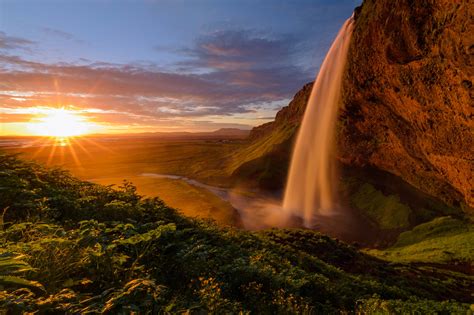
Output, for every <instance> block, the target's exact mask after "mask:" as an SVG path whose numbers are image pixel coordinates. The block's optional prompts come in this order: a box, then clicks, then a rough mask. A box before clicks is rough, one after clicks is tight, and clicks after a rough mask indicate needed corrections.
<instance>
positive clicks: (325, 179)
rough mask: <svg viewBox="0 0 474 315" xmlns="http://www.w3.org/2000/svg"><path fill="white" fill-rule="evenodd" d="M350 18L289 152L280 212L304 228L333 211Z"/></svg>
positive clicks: (330, 50) (330, 54)
mask: <svg viewBox="0 0 474 315" xmlns="http://www.w3.org/2000/svg"><path fill="white" fill-rule="evenodd" d="M352 29H353V18H352V17H351V18H349V19H348V20H347V21H346V22H345V23H344V25H343V26H342V28H341V30H340V31H339V34H338V35H337V37H336V39H335V41H334V42H333V44H332V46H331V48H330V49H329V52H328V54H327V55H326V58H325V59H324V62H323V64H322V66H321V70H320V71H319V74H318V77H317V79H316V82H315V84H314V86H313V90H312V91H311V96H310V98H309V101H308V105H307V108H306V112H305V114H304V118H303V122H302V125H301V128H300V131H299V134H298V138H297V141H296V146H295V148H294V151H293V157H292V160H291V166H290V172H289V176H288V181H287V185H286V191H285V198H284V201H283V209H284V211H285V212H286V214H287V215H288V216H290V217H297V218H301V219H302V220H303V223H304V225H305V226H307V227H310V226H312V225H313V223H314V217H316V216H325V215H331V214H333V213H334V212H335V210H336V207H337V203H336V201H335V196H334V191H335V183H336V176H335V166H334V160H333V155H334V137H335V134H334V132H335V124H336V119H337V112H338V106H339V101H340V94H341V82H342V76H343V73H344V66H345V63H346V59H347V51H348V48H349V42H350V39H351V35H352Z"/></svg>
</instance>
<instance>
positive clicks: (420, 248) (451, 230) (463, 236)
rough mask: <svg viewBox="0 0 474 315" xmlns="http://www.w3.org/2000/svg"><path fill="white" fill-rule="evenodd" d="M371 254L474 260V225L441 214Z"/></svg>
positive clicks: (428, 259)
mask: <svg viewBox="0 0 474 315" xmlns="http://www.w3.org/2000/svg"><path fill="white" fill-rule="evenodd" d="M369 253H370V254H372V255H375V256H377V257H379V258H382V259H385V260H389V261H393V262H418V263H437V264H449V263H452V262H461V263H467V264H470V265H471V266H472V263H473V262H474V226H473V225H472V224H471V223H469V222H465V221H462V220H458V219H454V218H451V217H440V218H436V219H434V220H432V221H430V222H427V223H423V224H420V225H418V226H416V227H415V228H414V229H413V230H411V231H407V232H403V233H401V234H400V236H399V237H398V240H397V242H396V243H395V244H394V245H393V246H392V247H390V248H388V249H386V250H371V251H369Z"/></svg>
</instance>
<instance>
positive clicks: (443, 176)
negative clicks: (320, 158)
mask: <svg viewBox="0 0 474 315" xmlns="http://www.w3.org/2000/svg"><path fill="white" fill-rule="evenodd" d="M454 2H457V3H454ZM473 12H474V3H473V2H470V3H468V1H447V0H431V1H421V0H420V1H409V0H403V1H396V2H392V1H375V0H366V1H365V2H364V4H363V6H362V8H361V10H359V12H358V14H357V20H356V26H355V30H354V35H353V39H352V43H351V48H350V52H349V60H348V68H347V72H346V79H345V82H344V98H343V107H344V109H342V110H341V113H340V132H339V139H338V140H339V155H340V156H339V158H340V160H341V161H342V162H343V163H345V164H349V165H358V166H363V165H371V166H375V167H377V168H379V169H381V170H385V171H388V172H390V173H393V174H395V175H398V176H400V177H402V178H403V179H404V180H406V181H407V182H409V183H410V184H412V185H413V186H415V187H417V188H419V189H421V190H423V191H425V192H427V193H429V194H431V195H433V196H436V197H438V198H440V199H442V200H444V201H445V202H447V203H449V204H454V205H457V204H461V205H462V204H466V205H468V206H469V207H470V208H471V209H470V210H471V211H472V207H474V195H473V178H474V175H473V174H474V173H473V172H474V164H473V163H474V149H473V148H474V140H473V128H474V123H473V122H474V119H473V118H474V112H473V108H474V100H473V96H474V90H473V86H472V82H473V79H474V77H473V75H474V24H473V23H472V19H473ZM469 207H465V208H466V209H468V208H469Z"/></svg>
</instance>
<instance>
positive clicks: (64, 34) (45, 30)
mask: <svg viewBox="0 0 474 315" xmlns="http://www.w3.org/2000/svg"><path fill="white" fill-rule="evenodd" d="M41 31H42V32H43V33H45V34H46V35H49V36H53V37H56V38H60V39H63V40H68V41H74V42H77V43H83V42H84V41H82V40H79V39H77V38H76V37H75V36H74V35H73V34H71V33H68V32H64V31H61V30H58V29H55V28H51V27H42V28H41Z"/></svg>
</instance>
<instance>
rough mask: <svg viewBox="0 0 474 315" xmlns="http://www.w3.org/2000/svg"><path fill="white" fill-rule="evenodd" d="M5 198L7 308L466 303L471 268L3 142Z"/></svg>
mask: <svg viewBox="0 0 474 315" xmlns="http://www.w3.org/2000/svg"><path fill="white" fill-rule="evenodd" d="M0 209H2V210H3V216H2V222H1V231H0V242H1V243H2V249H1V253H0V307H1V308H2V309H5V310H10V311H11V312H12V313H21V312H39V313H52V312H53V313H54V312H56V313H64V312H69V313H108V314H117V313H131V312H140V313H146V312H151V313H179V312H190V313H199V312H212V313H239V312H243V313H282V314H287V313H320V314H321V313H323V314H330V313H339V312H341V311H344V312H346V311H350V312H352V311H359V312H369V311H374V312H377V311H380V312H382V313H383V312H385V313H386V312H387V311H392V312H393V311H399V310H403V311H407V310H411V311H414V310H416V311H418V312H421V313H426V312H428V311H429V312H433V311H437V312H444V313H454V314H466V312H467V310H468V309H469V307H470V306H469V304H465V303H467V302H469V301H470V299H471V297H470V293H471V292H472V291H471V289H472V288H471V287H470V285H472V278H469V277H468V276H466V275H463V274H461V273H455V272H451V273H450V274H449V275H447V274H446V273H445V272H443V271H442V270H430V271H427V270H425V269H423V268H419V267H415V266H412V265H409V264H398V265H395V266H394V265H390V264H387V263H385V262H383V261H381V260H378V259H376V258H374V257H372V256H370V255H367V254H363V253H361V252H359V251H357V250H356V249H355V248H353V247H351V246H348V245H346V244H344V243H341V242H339V241H337V240H334V239H331V238H329V237H326V236H324V235H321V234H319V233H317V232H314V231H308V230H298V229H294V230H268V231H261V232H246V231H240V230H237V229H232V228H219V227H217V226H216V225H214V224H213V223H212V222H206V221H199V220H194V219H189V218H186V217H183V216H182V215H180V214H179V213H177V212H176V211H175V210H173V209H172V208H169V207H168V206H166V205H165V204H164V203H163V202H162V201H161V200H160V199H158V198H151V199H148V198H142V197H141V196H139V195H138V194H137V193H136V189H135V187H134V186H133V185H130V184H128V183H125V184H124V185H122V186H121V187H119V188H118V189H116V190H115V189H112V188H111V187H106V186H101V185H97V184H92V183H88V182H84V181H81V180H78V179H76V178H74V177H72V176H70V175H69V174H68V173H66V172H64V171H62V170H59V169H46V168H43V167H42V166H39V165H37V164H34V163H32V162H25V161H22V160H19V159H17V158H16V157H14V156H11V155H6V154H0ZM414 274H416V275H417V276H416V277H413V275H414ZM447 300H451V301H447ZM442 301H444V302H442ZM456 301H457V302H456ZM463 303H464V304H463Z"/></svg>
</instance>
